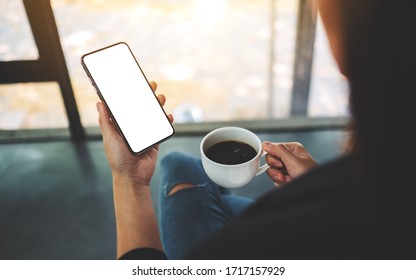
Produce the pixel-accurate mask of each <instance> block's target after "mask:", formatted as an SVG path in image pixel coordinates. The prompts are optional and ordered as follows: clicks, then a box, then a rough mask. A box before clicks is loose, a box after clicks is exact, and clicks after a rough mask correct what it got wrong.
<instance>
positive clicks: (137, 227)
mask: <svg viewBox="0 0 416 280" xmlns="http://www.w3.org/2000/svg"><path fill="white" fill-rule="evenodd" d="M151 85H152V88H153V90H156V83H151ZM158 99H159V102H160V103H161V104H162V106H163V105H164V103H165V98H164V96H159V97H158ZM97 110H98V113H99V124H100V128H101V133H102V135H103V142H104V149H105V153H106V156H107V160H108V162H109V165H110V168H111V172H112V176H113V193H114V210H115V216H116V227H117V258H120V257H121V256H122V255H123V254H125V253H127V252H128V251H131V250H132V249H136V248H153V249H158V250H162V245H161V241H160V236H159V230H158V227H157V221H156V216H155V212H154V208H153V205H152V198H151V192H150V180H151V178H152V176H153V172H154V169H155V166H156V160H157V154H158V147H154V148H151V149H149V150H148V151H146V152H145V153H143V154H140V155H132V154H131V153H130V152H129V150H128V148H127V146H126V145H125V143H124V141H123V139H122V138H121V136H120V135H119V133H118V131H117V129H116V127H115V125H114V124H113V122H112V120H111V118H110V115H109V113H108V111H107V109H106V107H105V106H104V104H102V103H101V102H98V103H97ZM169 118H170V120H171V121H173V117H172V116H171V115H170V116H169Z"/></svg>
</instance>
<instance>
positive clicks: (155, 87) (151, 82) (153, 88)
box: [149, 81, 157, 91]
mask: <svg viewBox="0 0 416 280" xmlns="http://www.w3.org/2000/svg"><path fill="white" fill-rule="evenodd" d="M149 84H150V87H151V88H152V90H153V91H156V89H157V83H156V82H155V81H150V83H149Z"/></svg>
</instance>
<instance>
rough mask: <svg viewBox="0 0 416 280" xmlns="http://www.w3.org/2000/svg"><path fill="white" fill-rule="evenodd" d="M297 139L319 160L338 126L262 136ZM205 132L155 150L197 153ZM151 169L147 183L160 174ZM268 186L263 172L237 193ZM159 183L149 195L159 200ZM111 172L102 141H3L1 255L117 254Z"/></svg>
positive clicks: (338, 138) (332, 150) (336, 141)
mask: <svg viewBox="0 0 416 280" xmlns="http://www.w3.org/2000/svg"><path fill="white" fill-rule="evenodd" d="M259 136H260V138H261V139H262V140H269V141H299V142H302V143H303V144H304V145H305V146H306V147H307V148H308V149H309V151H310V152H311V154H312V155H313V156H314V157H315V159H316V160H317V161H318V162H320V163H323V162H325V161H327V160H330V159H332V158H333V157H335V156H336V155H338V154H339V153H340V149H339V147H340V143H341V142H342V141H343V137H344V133H343V132H342V131H339V130H324V131H306V132H296V133H273V134H265V133H262V134H259ZM201 139H202V136H175V137H173V138H172V139H171V140H169V141H167V142H165V143H164V144H163V145H162V146H161V149H160V157H162V156H163V155H165V154H167V153H168V152H170V151H173V150H180V151H185V152H188V153H191V154H194V155H198V153H199V150H198V148H199V142H200V140H201ZM159 173H160V170H159V166H157V168H156V172H155V176H154V178H153V180H152V185H153V186H156V185H157V183H158V178H159ZM271 188H272V184H271V181H270V179H269V178H268V177H267V175H265V174H263V175H260V176H259V177H256V178H254V179H253V181H252V182H251V183H250V184H249V185H247V186H244V187H242V188H240V189H237V190H236V193H237V194H242V195H247V196H250V197H257V196H259V195H261V194H262V193H264V192H265V191H267V190H269V189H271ZM157 195H158V194H157V188H156V187H154V188H153V197H154V200H155V205H157V203H158V201H157ZM115 238H116V236H115V221H114V213H113V204H112V187H111V174H110V172H109V168H108V164H107V161H106V158H105V154H104V151H103V145H102V142H101V141H99V140H94V141H93V140H91V141H87V142H85V143H83V144H74V143H72V142H70V141H55V142H38V143H16V144H1V145H0V259H46V260H51V259H114V257H115V240H116V239H115Z"/></svg>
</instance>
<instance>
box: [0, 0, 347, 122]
mask: <svg viewBox="0 0 416 280" xmlns="http://www.w3.org/2000/svg"><path fill="white" fill-rule="evenodd" d="M300 2H302V3H303V2H304V1H287V0H267V1H266V0H265V1H254V0H235V1H226V0H212V1H205V0H157V1H156V0H155V1H146V0H135V1H133V0H128V1H127V0H126V1H118V0H106V1H100V0H93V1H83V0H51V4H52V7H53V11H54V16H55V19H56V23H57V27H58V30H59V35H60V40H61V44H62V48H63V51H64V54H65V59H66V63H67V67H68V70H69V73H70V77H71V84H72V87H73V89H74V93H75V98H76V101H77V105H78V109H79V111H80V116H81V120H82V124H83V126H84V127H88V126H97V125H98V122H97V112H96V109H95V103H96V102H97V101H98V97H97V96H96V94H95V92H94V90H93V89H92V86H91V84H90V82H89V81H88V79H87V77H86V75H85V73H84V71H83V69H82V67H81V65H80V57H81V56H82V55H83V54H84V53H86V52H89V51H91V50H94V49H97V48H100V47H103V46H106V45H109V44H112V43H115V42H117V41H125V42H127V43H128V44H129V45H130V46H131V48H132V50H133V52H134V53H135V55H136V57H137V59H138V61H139V63H140V64H141V66H142V68H143V70H144V72H145V73H146V75H147V77H148V78H149V79H150V80H155V81H157V82H158V93H163V94H165V95H166V96H167V98H168V101H167V104H166V110H167V111H168V112H172V113H174V115H175V121H176V123H187V122H213V121H235V120H260V119H278V118H288V117H290V106H291V104H290V103H291V93H292V88H293V71H294V61H295V56H296V54H295V49H296V30H297V16H298V9H299V4H298V3H300ZM305 2H306V1H305ZM0 5H1V7H6V8H5V9H2V10H3V11H6V12H2V14H1V15H0V23H4V22H6V23H7V22H8V23H9V24H4V25H3V24H2V25H0V34H1V36H2V38H6V40H5V41H4V42H2V43H0V60H2V61H6V60H21V59H36V58H37V51H36V47H35V45H34V43H33V39H32V38H31V36H30V29H29V28H28V23H27V20H26V17H25V16H24V15H23V14H24V10H23V8H22V5H21V2H20V1H8V0H0ZM74 19H76V20H74ZM23 29H24V30H26V31H25V32H20V31H18V30H23ZM4 34H5V35H6V36H5V37H4ZM325 40H326V37H325V34H324V33H323V32H322V28H321V27H320V25H319V24H318V30H317V37H316V45H315V57H314V63H313V70H312V74H313V75H312V81H311V91H310V103H309V109H308V115H309V116H311V117H314V116H344V115H345V114H346V107H347V106H346V90H345V84H343V82H342V81H340V76H339V75H338V70H337V69H336V67H334V64H333V61H331V59H332V57H331V54H330V53H329V50H328V48H327V45H326V44H327V42H326V41H325ZM328 73H331V74H330V75H329V74H328ZM12 88H13V89H12ZM11 91H18V92H28V94H29V95H33V96H37V97H36V98H35V99H36V100H42V102H45V104H43V106H33V104H32V105H30V102H35V103H36V102H39V101H33V100H31V99H30V98H25V97H24V94H23V93H22V94H12V93H10V92H11ZM35 91H39V93H36V94H32V93H31V92H35ZM56 91H57V89H56V88H55V87H54V86H51V85H36V84H32V83H28V84H16V85H13V86H10V85H6V86H5V85H2V86H0V98H1V99H2V100H6V101H5V102H3V101H2V103H1V106H0V110H1V115H2V116H3V117H2V118H0V129H20V128H40V127H42V128H43V127H62V126H66V125H68V121H67V119H66V116H65V114H64V113H63V112H64V110H63V106H62V104H61V103H62V102H59V101H58V98H57V96H56V94H55V92H56ZM333 92H335V94H334V95H332V93H333ZM32 99H33V98H32ZM12 103H13V104H17V105H16V106H17V107H19V108H16V106H15V107H10V104H12ZM46 103H47V104H46ZM23 108H31V109H30V110H26V109H23ZM29 111H30V112H29ZM31 115H33V116H38V117H31ZM39 116H54V119H55V120H54V121H53V122H52V121H51V120H50V119H51V118H50V117H48V118H45V119H43V118H42V117H39ZM14 118H16V120H13V121H12V122H11V121H10V120H12V119H14ZM18 119H19V120H18ZM29 119H31V120H36V121H29ZM11 123H12V124H13V125H11Z"/></svg>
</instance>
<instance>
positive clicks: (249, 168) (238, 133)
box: [200, 127, 269, 188]
mask: <svg viewBox="0 0 416 280" xmlns="http://www.w3.org/2000/svg"><path fill="white" fill-rule="evenodd" d="M230 140H234V141H238V142H243V143H246V144H248V145H250V146H252V147H253V148H254V149H255V150H256V152H257V154H256V155H255V157H254V158H252V159H250V160H248V161H246V162H243V163H240V164H222V163H218V162H215V161H213V160H211V159H209V158H208V157H207V156H206V152H207V150H208V149H209V148H210V147H212V146H213V145H214V144H216V143H219V142H223V141H230ZM200 151H201V160H202V166H203V167H204V170H205V172H206V173H207V175H208V177H209V178H210V179H211V180H212V181H213V182H214V183H216V184H218V185H219V186H221V187H225V188H238V187H242V186H244V185H246V184H247V183H249V182H250V181H251V180H252V179H253V178H254V177H255V176H257V175H260V174H262V173H263V172H265V171H266V170H267V169H268V168H269V166H268V165H267V164H266V163H265V164H264V165H262V166H260V159H261V158H262V157H263V156H264V155H265V154H266V153H265V152H264V151H263V150H262V143H261V141H260V138H259V137H258V136H257V135H256V134H254V133H253V132H251V131H250V130H247V129H245V128H241V127H221V128H217V129H215V130H213V131H211V132H209V133H208V134H207V135H205V137H204V138H203V139H202V141H201V145H200Z"/></svg>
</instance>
